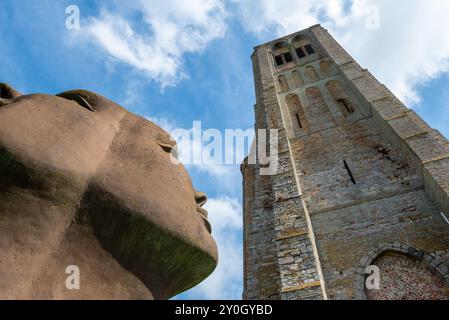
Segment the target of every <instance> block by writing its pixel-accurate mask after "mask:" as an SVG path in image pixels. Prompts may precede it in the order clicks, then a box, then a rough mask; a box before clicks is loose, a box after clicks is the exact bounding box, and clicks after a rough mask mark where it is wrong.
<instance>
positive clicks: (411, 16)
mask: <svg viewBox="0 0 449 320" xmlns="http://www.w3.org/2000/svg"><path fill="white" fill-rule="evenodd" d="M234 2H236V1H235V0H234ZM236 4H237V7H238V8H239V16H240V18H241V22H242V24H243V25H244V27H245V28H246V30H247V31H248V32H252V33H254V34H256V35H258V36H259V37H265V39H266V40H270V39H271V38H272V37H273V36H280V35H286V34H289V33H292V32H295V31H298V30H301V29H303V28H307V27H309V26H311V25H313V24H316V23H321V24H323V25H324V26H325V27H326V28H328V29H329V31H330V32H331V33H332V34H333V35H334V36H335V37H336V38H337V40H339V41H340V42H342V44H343V46H344V47H345V48H347V49H348V51H349V52H350V53H351V54H352V55H353V56H354V57H355V58H356V60H358V61H359V62H360V63H361V64H362V65H363V66H365V67H368V68H369V69H370V70H371V71H372V72H373V73H374V74H375V75H376V76H377V77H378V78H379V80H380V81H382V82H384V83H385V84H386V85H387V86H388V87H390V88H391V89H392V91H393V92H394V93H395V94H396V95H398V96H399V98H401V99H402V100H404V102H406V103H409V104H415V103H417V102H419V100H420V97H419V95H418V93H417V89H418V87H419V86H420V85H422V84H425V83H426V82H427V81H429V80H430V79H433V78H436V77H438V76H439V75H440V74H441V73H442V72H447V71H448V70H449V63H448V58H449V19H447V13H448V12H449V1H447V0H433V1H432V2H431V4H430V3H429V2H428V1H424V0H395V1H391V0H377V1H376V0H353V1H350V0H346V1H344V0H330V1H329V0H296V1H289V0H247V1H238V2H236ZM376 10H378V12H379V18H380V28H379V29H372V28H367V24H369V23H370V19H371V18H372V17H373V14H375V13H376Z"/></svg>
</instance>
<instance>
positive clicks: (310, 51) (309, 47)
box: [304, 44, 315, 54]
mask: <svg viewBox="0 0 449 320" xmlns="http://www.w3.org/2000/svg"><path fill="white" fill-rule="evenodd" d="M304 48H305V49H306V51H307V54H314V53H315V50H313V47H312V46H311V45H310V44H306V45H305V46H304Z"/></svg>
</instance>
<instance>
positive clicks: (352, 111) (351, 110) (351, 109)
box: [337, 98, 354, 113]
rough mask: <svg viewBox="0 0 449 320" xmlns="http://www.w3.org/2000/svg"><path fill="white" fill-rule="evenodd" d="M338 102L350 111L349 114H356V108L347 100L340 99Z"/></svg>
mask: <svg viewBox="0 0 449 320" xmlns="http://www.w3.org/2000/svg"><path fill="white" fill-rule="evenodd" d="M337 101H338V102H340V103H341V104H342V105H343V106H344V107H345V109H346V111H348V112H349V113H354V108H353V107H352V106H351V105H350V104H349V103H348V101H347V100H346V99H344V98H342V99H338V100H337Z"/></svg>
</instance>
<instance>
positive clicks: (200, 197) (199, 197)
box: [195, 191, 207, 207]
mask: <svg viewBox="0 0 449 320" xmlns="http://www.w3.org/2000/svg"><path fill="white" fill-rule="evenodd" d="M195 201H196V203H197V204H198V206H199V207H202V206H204V204H205V203H206V202H207V196H206V194H205V193H204V192H199V191H195Z"/></svg>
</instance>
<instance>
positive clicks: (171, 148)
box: [158, 142, 178, 159]
mask: <svg viewBox="0 0 449 320" xmlns="http://www.w3.org/2000/svg"><path fill="white" fill-rule="evenodd" d="M158 144H159V145H160V146H161V148H162V150H164V151H165V152H167V153H170V154H171V155H172V156H173V157H174V158H175V159H178V148H177V146H176V144H175V143H172V144H171V143H164V142H158Z"/></svg>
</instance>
